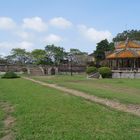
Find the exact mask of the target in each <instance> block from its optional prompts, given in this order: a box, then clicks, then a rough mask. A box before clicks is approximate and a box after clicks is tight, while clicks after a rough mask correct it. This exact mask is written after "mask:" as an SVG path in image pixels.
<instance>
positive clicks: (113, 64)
mask: <svg viewBox="0 0 140 140" xmlns="http://www.w3.org/2000/svg"><path fill="white" fill-rule="evenodd" d="M106 59H107V63H108V66H109V67H110V68H111V69H112V72H113V75H112V76H113V78H140V42H139V41H132V40H128V39H127V40H126V41H124V42H118V43H116V44H115V50H114V52H113V53H110V54H108V55H107V56H106Z"/></svg>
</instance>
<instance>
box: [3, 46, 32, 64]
mask: <svg viewBox="0 0 140 140" xmlns="http://www.w3.org/2000/svg"><path fill="white" fill-rule="evenodd" d="M6 58H7V61H11V60H12V61H13V62H14V63H18V64H26V63H27V62H28V61H29V60H30V53H29V52H26V50H25V49H21V48H13V49H12V50H11V54H10V55H9V56H7V57H6Z"/></svg>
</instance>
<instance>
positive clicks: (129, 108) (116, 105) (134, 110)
mask: <svg viewBox="0 0 140 140" xmlns="http://www.w3.org/2000/svg"><path fill="white" fill-rule="evenodd" d="M23 78H24V79H26V80H30V81H32V82H35V83H38V84H40V85H43V86H48V87H51V88H55V89H57V90H60V91H63V92H66V93H69V94H71V95H75V96H79V97H82V98H84V99H86V100H89V101H93V102H96V103H99V104H102V105H106V106H109V107H111V108H113V109H116V110H119V111H123V112H128V113H131V114H134V115H137V116H140V105H133V104H123V103H120V102H117V101H113V100H109V99H105V98H100V97H97V96H94V95H88V94H86V93H84V92H81V91H77V90H74V89H68V88H65V87H60V86H58V85H55V84H48V83H45V82H41V81H38V80H34V79H31V78H28V77H23Z"/></svg>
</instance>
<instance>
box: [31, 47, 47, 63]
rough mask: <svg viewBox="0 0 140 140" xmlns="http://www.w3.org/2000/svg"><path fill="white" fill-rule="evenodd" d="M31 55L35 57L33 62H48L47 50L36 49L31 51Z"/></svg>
mask: <svg viewBox="0 0 140 140" xmlns="http://www.w3.org/2000/svg"><path fill="white" fill-rule="evenodd" d="M31 56H32V57H33V63H35V64H37V65H40V64H48V61H47V54H46V51H45V50H42V49H35V50H33V51H32V52H31Z"/></svg>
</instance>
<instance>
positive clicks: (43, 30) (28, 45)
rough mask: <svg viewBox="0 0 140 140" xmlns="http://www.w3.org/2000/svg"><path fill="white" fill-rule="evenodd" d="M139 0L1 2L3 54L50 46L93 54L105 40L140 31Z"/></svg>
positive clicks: (1, 49)
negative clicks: (125, 31) (124, 33)
mask: <svg viewBox="0 0 140 140" xmlns="http://www.w3.org/2000/svg"><path fill="white" fill-rule="evenodd" d="M139 6H140V1H139V0H0V55H3V56H5V55H8V54H9V53H10V51H11V49H12V48H24V49H26V50H27V51H32V50H33V49H44V47H45V46H46V45H48V44H54V45H56V46H61V47H63V48H65V50H66V51H69V49H70V48H77V49H80V50H81V51H85V52H88V53H92V52H93V51H94V50H95V49H96V44H97V43H98V42H100V41H101V40H103V39H108V40H109V41H111V40H112V38H113V37H115V36H116V35H117V33H120V32H123V30H126V29H127V30H131V29H138V30H139V29H140V16H139V14H140V8H139Z"/></svg>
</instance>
